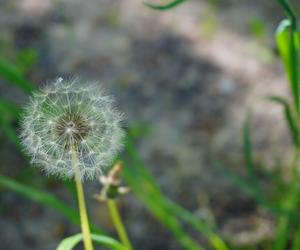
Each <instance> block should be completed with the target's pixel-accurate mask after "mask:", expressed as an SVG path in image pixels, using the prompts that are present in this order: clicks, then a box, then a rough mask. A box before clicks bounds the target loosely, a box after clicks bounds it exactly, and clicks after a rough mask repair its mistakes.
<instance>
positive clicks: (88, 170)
mask: <svg viewBox="0 0 300 250" xmlns="http://www.w3.org/2000/svg"><path fill="white" fill-rule="evenodd" d="M113 103H114V101H113V99H112V98H111V97H110V96H105V95H103V93H102V91H101V88H100V87H99V85H98V84H96V83H87V84H83V83H82V82H79V81H78V80H73V81H64V80H63V79H62V78H59V79H58V80H57V81H55V82H54V83H53V84H49V85H47V86H45V87H44V88H42V89H41V90H40V91H38V92H35V93H34V94H33V97H32V99H31V102H30V104H29V105H28V106H27V107H26V109H25V112H24V116H23V119H22V126H21V129H22V130H21V139H22V142H23V145H24V146H25V149H26V150H27V152H28V153H29V154H30V155H31V156H32V163H33V164H35V165H37V166H39V167H41V168H42V169H43V170H44V171H45V172H46V173H47V174H51V175H56V176H58V177H61V178H73V177H74V175H75V173H74V169H73V166H72V150H75V151H76V154H77V157H78V168H79V170H80V175H81V179H82V180H84V179H94V178H97V177H99V176H100V175H101V173H102V171H103V170H104V169H105V168H106V167H107V166H109V165H110V164H111V162H112V160H113V159H114V158H115V156H116V154H117V153H118V152H119V151H120V149H121V148H122V138H123V135H124V132H123V130H122V128H121V125H120V124H121V121H122V115H121V114H120V113H119V112H118V111H116V109H115V108H114V104H113Z"/></svg>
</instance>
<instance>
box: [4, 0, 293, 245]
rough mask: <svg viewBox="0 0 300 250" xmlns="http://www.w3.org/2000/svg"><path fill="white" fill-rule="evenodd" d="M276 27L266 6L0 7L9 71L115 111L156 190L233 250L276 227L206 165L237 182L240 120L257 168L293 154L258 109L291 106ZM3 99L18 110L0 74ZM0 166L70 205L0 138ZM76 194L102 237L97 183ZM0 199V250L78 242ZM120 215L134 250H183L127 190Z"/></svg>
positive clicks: (99, 2)
mask: <svg viewBox="0 0 300 250" xmlns="http://www.w3.org/2000/svg"><path fill="white" fill-rule="evenodd" d="M149 1H150V0H149ZM153 3H161V1H154V0H153ZM282 18H283V13H282V11H281V10H280V8H279V6H278V4H277V3H276V1H252V0H242V1H241V0H189V1H186V2H185V3H183V4H181V5H180V6H178V7H176V8H174V9H172V10H170V11H168V12H160V11H154V10H152V9H150V8H147V7H146V6H145V5H143V3H142V1H140V0H114V1H111V0H85V1H82V0H43V1H40V0H0V64H1V65H2V64H6V63H9V64H10V65H13V67H14V70H17V71H18V72H19V73H20V74H21V75H22V76H24V77H25V78H26V79H28V80H29V81H31V82H33V83H34V84H35V86H39V85H40V84H43V83H45V82H50V81H51V80H53V79H55V78H57V77H63V78H68V77H72V76H79V77H80V78H81V79H84V80H87V81H89V80H97V81H99V83H101V84H102V85H104V86H105V89H106V90H107V92H108V93H110V94H112V95H114V96H115V97H116V100H117V103H118V106H119V109H120V110H121V111H122V112H124V113H125V114H126V127H128V128H129V129H130V131H131V132H132V133H133V134H134V136H135V144H136V148H137V150H138V153H139V155H140V157H141V159H142V160H143V162H145V165H146V166H147V168H148V170H149V171H150V172H151V173H152V174H153V175H154V177H155V179H156V181H157V183H158V185H159V186H160V187H161V189H162V192H163V193H164V194H165V195H166V196H168V197H169V198H171V199H172V200H173V201H175V202H177V203H178V204H180V205H181V206H183V207H185V208H187V209H188V210H189V211H190V212H192V213H193V214H194V215H196V216H198V217H199V218H205V220H206V221H207V223H210V224H212V225H216V226H217V228H218V229H219V232H220V234H221V235H222V237H223V238H225V239H226V240H228V241H229V242H232V244H233V245H235V246H237V247H238V248H240V249H243V247H252V246H259V245H260V244H263V242H267V241H270V240H272V239H273V238H274V220H273V217H272V215H271V214H270V213H268V212H266V211H265V210H263V209H260V207H258V206H257V204H256V202H255V201H254V200H253V199H252V198H251V197H249V196H247V195H246V194H245V193H244V192H243V191H242V190H241V189H240V188H239V187H238V186H237V185H235V184H233V183H232V182H231V181H230V180H229V179H228V178H227V177H226V174H224V171H223V170H224V169H223V167H222V169H220V167H218V166H217V165H218V164H216V162H222V164H224V168H230V169H231V170H234V171H236V172H242V171H243V170H242V169H243V167H244V164H245V163H244V160H243V153H242V152H243V149H242V127H243V122H244V120H245V118H246V115H247V112H248V111H249V110H251V112H252V122H251V131H252V143H253V147H254V153H255V162H257V163H258V164H261V165H263V167H264V168H268V167H269V166H273V165H274V164H275V165H276V164H279V163H280V162H281V161H284V160H285V159H287V158H289V156H290V143H291V142H290V138H289V136H288V134H287V129H286V126H285V123H284V121H283V119H282V110H281V108H280V107H279V106H276V105H274V104H272V103H269V102H268V101H266V100H265V99H264V97H265V96H266V95H270V94H280V95H283V96H287V95H288V89H287V84H286V81H287V80H286V77H285V75H284V73H283V69H282V65H281V63H280V61H279V59H278V55H277V54H278V53H277V51H276V49H275V45H274V41H273V40H274V35H273V34H274V31H275V29H276V27H277V24H278V22H279V21H280V20H281V19H282ZM2 66H3V65H2ZM0 98H1V99H4V100H7V101H11V102H13V103H15V104H17V105H20V106H23V105H24V104H25V103H26V102H28V99H29V98H28V95H26V94H25V93H24V92H23V91H21V90H20V88H18V87H17V86H16V85H14V84H12V81H11V79H9V78H7V77H0ZM12 123H13V126H14V128H15V129H18V125H17V122H16V121H15V122H14V121H12ZM0 168H1V175H3V176H7V177H10V178H13V179H14V180H18V181H19V182H20V183H22V184H24V185H30V186H34V187H36V188H38V189H41V190H46V191H48V192H50V193H52V194H55V196H56V197H59V198H60V199H62V200H64V201H66V202H67V203H68V204H70V205H72V204H73V205H74V207H76V202H74V198H73V197H72V196H71V195H70V194H69V192H68V190H67V189H66V188H65V186H63V185H62V184H61V182H60V181H57V180H54V179H51V178H47V177H44V176H43V175H42V174H41V173H40V172H39V170H38V169H34V168H31V167H29V163H28V159H26V158H25V157H24V156H23V155H22V153H20V151H19V150H18V148H17V147H16V146H15V145H14V144H13V143H12V142H11V140H10V139H9V137H8V136H7V130H5V129H3V128H2V129H1V128H0ZM262 181H263V183H264V184H266V185H267V184H268V179H267V178H266V179H263V177H262ZM85 188H86V196H87V199H88V207H89V210H90V217H91V218H93V219H92V221H93V222H95V223H96V224H97V223H99V224H100V225H101V226H102V228H104V229H105V230H106V231H107V232H110V234H111V235H113V234H114V230H113V225H112V224H111V221H110V218H109V214H108V212H107V210H106V206H105V205H104V204H99V203H98V202H96V201H95V200H93V198H92V196H93V194H95V193H97V192H99V190H100V184H99V183H98V182H97V181H94V182H88V183H86V184H85ZM0 192H1V193H0V194H1V196H0V211H1V213H0V242H1V245H0V249H3V250H48V249H49V250H50V249H51V250H52V249H55V247H56V246H57V244H58V243H59V241H60V240H61V239H62V238H64V237H65V236H67V235H71V234H73V233H76V232H78V231H79V227H78V226H74V225H73V224H71V223H70V222H69V221H68V220H67V219H66V218H65V217H64V216H63V215H61V214H60V213H58V212H57V211H56V210H54V209H53V208H50V207H47V206H43V205H41V204H38V203H36V202H34V201H32V200H30V199H27V198H25V197H24V196H22V195H20V194H18V193H16V192H14V191H12V190H10V189H6V188H0ZM119 206H120V208H121V211H122V215H123V218H124V221H125V224H126V227H127V229H128V232H129V235H130V238H131V239H132V242H133V245H134V246H135V248H136V249H143V250H150V249H151V250H167V249H172V250H177V249H182V247H181V246H180V245H179V244H178V242H177V241H176V239H175V238H174V237H173V235H172V234H171V233H170V231H169V230H168V229H166V228H165V227H164V226H163V225H162V223H160V221H159V220H157V219H156V218H155V217H154V216H153V215H152V214H151V213H149V211H148V210H147V209H146V208H145V206H144V205H143V203H142V202H141V201H140V200H139V199H138V198H137V197H136V196H135V194H134V192H132V193H130V194H128V195H127V196H125V197H123V198H122V199H120V200H119ZM184 228H185V227H184ZM185 230H186V231H188V232H189V231H191V232H190V234H191V235H192V236H193V237H194V238H195V239H196V240H198V241H200V242H201V241H202V238H201V235H198V234H197V233H196V232H193V231H192V230H190V229H189V228H188V227H186V228H185ZM78 249H81V248H80V246H79V247H78ZM99 249H101V248H99ZM207 249H209V248H207ZM245 249H248V248H245ZM250 249H262V248H250Z"/></svg>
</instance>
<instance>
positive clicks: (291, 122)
mask: <svg viewBox="0 0 300 250" xmlns="http://www.w3.org/2000/svg"><path fill="white" fill-rule="evenodd" d="M268 100H270V101H273V102H276V103H278V104H280V105H282V107H283V109H284V115H285V120H286V122H287V125H288V128H289V131H290V135H291V137H292V140H293V143H294V145H295V146H296V147H299V146H300V140H299V130H298V127H297V123H296V119H295V118H294V116H293V113H292V109H291V107H290V105H289V103H288V101H287V100H285V99H284V98H282V97H280V96H269V97H268Z"/></svg>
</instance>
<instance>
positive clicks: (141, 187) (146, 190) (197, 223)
mask: <svg viewBox="0 0 300 250" xmlns="http://www.w3.org/2000/svg"><path fill="white" fill-rule="evenodd" d="M125 147H126V150H127V152H128V155H129V156H130V160H127V161H126V162H125V169H124V170H125V173H124V174H125V179H126V181H127V182H128V183H129V184H130V186H131V187H132V188H133V190H134V191H135V192H136V193H137V195H138V196H139V197H140V199H142V200H143V202H144V203H145V204H146V206H147V207H148V209H149V210H150V211H151V212H152V213H154V214H155V215H156V216H157V217H158V219H159V220H161V221H162V222H163V223H164V224H165V225H166V226H167V227H168V228H169V229H170V230H171V231H172V232H173V234H174V235H175V236H176V238H177V239H178V240H179V241H180V242H181V244H182V245H183V246H184V244H185V243H186V241H187V239H189V238H190V237H188V236H186V235H185V234H186V233H185V232H184V231H183V232H181V230H182V229H181V228H180V221H178V219H180V220H182V221H185V222H187V223H188V224H190V225H191V226H192V227H193V228H194V229H196V230H197V231H198V232H199V233H201V234H203V235H204V236H205V237H206V238H208V240H209V242H210V243H211V245H212V246H213V247H214V248H215V249H217V250H227V249H228V248H227V247H226V245H225V243H224V242H223V241H222V240H221V238H220V237H219V236H218V235H217V234H216V233H214V231H213V230H212V229H211V228H210V227H209V226H208V225H206V224H205V223H204V222H203V221H201V220H200V219H199V218H198V217H196V216H195V215H193V214H191V213H190V212H188V211H187V210H185V209H184V208H182V207H180V206H179V205H177V204H176V203H174V202H172V201H170V200H169V199H168V198H166V197H165V196H164V195H163V194H162V193H161V191H160V189H159V187H158V185H157V184H156V182H155V180H154V178H153V177H152V176H151V174H150V173H149V171H147V169H146V168H145V166H144V165H143V163H142V162H141V160H140V159H139V156H138V154H137V152H136V150H135V149H134V147H133V144H132V142H131V140H130V138H128V140H127V142H126V146H125ZM155 209H156V210H155ZM157 210H158V211H157ZM169 217H170V218H171V219H170V218H169ZM165 219H168V220H169V221H164V220H165ZM187 249H191V248H187Z"/></svg>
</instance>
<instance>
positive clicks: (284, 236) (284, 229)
mask: <svg viewBox="0 0 300 250" xmlns="http://www.w3.org/2000/svg"><path fill="white" fill-rule="evenodd" d="M299 159H300V150H299V148H295V153H294V157H293V160H292V164H291V167H292V169H291V170H292V180H291V184H290V190H289V193H288V194H287V198H286V199H285V203H284V204H283V206H284V208H285V209H287V210H289V211H294V210H295V208H296V207H297V205H298V202H299V194H298V180H299V170H298V166H299ZM291 224H292V220H291V218H290V217H289V216H287V215H284V216H281V217H279V220H278V226H277V233H276V234H277V237H276V242H275V246H274V249H275V250H282V249H285V248H286V245H287V243H288V240H289V234H290V230H291Z"/></svg>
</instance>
